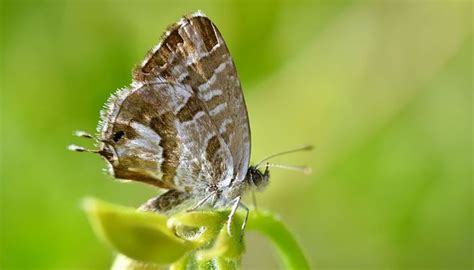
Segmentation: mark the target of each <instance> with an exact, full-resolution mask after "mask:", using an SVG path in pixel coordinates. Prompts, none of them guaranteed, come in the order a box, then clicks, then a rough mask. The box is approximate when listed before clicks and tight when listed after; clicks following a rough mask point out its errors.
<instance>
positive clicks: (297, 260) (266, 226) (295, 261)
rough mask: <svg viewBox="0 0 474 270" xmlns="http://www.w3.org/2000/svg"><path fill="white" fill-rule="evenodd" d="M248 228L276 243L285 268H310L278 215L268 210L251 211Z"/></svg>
mask: <svg viewBox="0 0 474 270" xmlns="http://www.w3.org/2000/svg"><path fill="white" fill-rule="evenodd" d="M248 229H249V230H254V231H258V232H260V233H262V234H264V235H265V236H266V237H268V238H269V239H270V240H271V241H272V242H273V243H274V244H275V246H276V248H277V251H278V253H279V255H280V258H281V259H282V261H283V269H295V270H296V269H298V270H304V269H310V267H309V263H308V261H307V260H306V258H305V256H304V254H303V251H302V250H301V248H300V247H299V245H298V243H297V242H296V240H295V239H294V238H293V236H292V234H291V233H290V231H289V230H288V229H287V228H286V227H285V225H283V223H282V222H281V221H280V219H279V218H278V217H277V216H275V215H273V214H271V213H269V212H266V211H265V212H263V211H258V210H253V211H250V215H249V222H248Z"/></svg>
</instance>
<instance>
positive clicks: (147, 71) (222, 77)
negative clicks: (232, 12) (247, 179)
mask: <svg viewBox="0 0 474 270" xmlns="http://www.w3.org/2000/svg"><path fill="white" fill-rule="evenodd" d="M134 79H135V80H137V81H153V80H156V79H158V80H160V79H164V80H166V81H171V82H178V83H180V84H184V85H189V86H190V87H191V88H192V89H193V91H194V92H195V93H197V97H198V98H199V99H200V100H201V101H203V102H204V105H205V107H206V108H207V111H208V112H209V116H210V117H211V119H212V120H213V123H214V124H215V126H216V128H217V130H218V131H219V134H220V135H221V137H222V139H223V140H224V143H225V147H228V148H229V150H230V152H231V155H232V158H233V166H234V178H235V179H237V180H242V179H243V178H244V176H245V173H246V171H247V169H248V165H249V157H250V128H249V122H248V116H247V108H246V106H245V101H244V97H243V95H242V90H241V87H240V81H239V78H238V76H237V71H236V68H235V65H234V62H233V60H232V57H231V56H230V53H229V51H228V49H227V46H226V44H225V42H224V39H223V38H222V35H221V34H220V32H219V30H218V29H217V27H216V26H215V25H214V24H213V23H212V22H211V21H210V20H209V19H208V18H207V17H205V16H204V15H202V14H201V13H197V14H194V15H192V16H187V17H185V18H183V19H182V20H181V21H179V22H178V23H176V24H174V25H172V26H171V27H170V28H169V30H168V31H167V32H166V33H165V34H164V36H163V38H162V42H161V43H160V44H158V46H156V47H155V48H153V49H152V50H151V51H150V52H149V54H148V56H147V57H146V58H145V60H144V61H143V63H142V65H141V66H139V67H137V68H136V69H135V71H134Z"/></svg>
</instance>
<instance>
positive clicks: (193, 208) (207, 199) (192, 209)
mask: <svg viewBox="0 0 474 270" xmlns="http://www.w3.org/2000/svg"><path fill="white" fill-rule="evenodd" d="M216 194H217V191H213V192H211V193H209V194H208V195H207V196H206V197H204V198H203V199H202V200H200V201H199V202H197V203H196V205H195V206H193V207H191V208H190V209H188V210H187V211H188V212H191V211H195V210H197V209H198V208H199V207H201V206H202V205H203V204H205V203H206V202H207V201H209V199H211V197H213V196H215V195H216Z"/></svg>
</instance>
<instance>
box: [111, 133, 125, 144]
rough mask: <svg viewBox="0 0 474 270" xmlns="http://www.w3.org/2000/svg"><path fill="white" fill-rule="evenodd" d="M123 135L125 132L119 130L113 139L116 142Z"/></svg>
mask: <svg viewBox="0 0 474 270" xmlns="http://www.w3.org/2000/svg"><path fill="white" fill-rule="evenodd" d="M123 135H125V132H123V131H122V130H120V131H117V132H115V133H114V135H113V136H112V140H114V142H118V141H120V139H121V138H122V137H123Z"/></svg>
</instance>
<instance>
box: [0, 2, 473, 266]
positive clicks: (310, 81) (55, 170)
mask: <svg viewBox="0 0 474 270" xmlns="http://www.w3.org/2000/svg"><path fill="white" fill-rule="evenodd" d="M1 3H2V5H1V9H0V12H1V15H0V17H1V73H0V75H1V136H2V142H1V190H0V192H1V193H0V194H1V208H0V211H1V212H0V213H1V223H0V224H1V230H0V233H1V239H0V245H1V249H0V268H1V269H106V268H108V267H109V265H110V263H111V261H112V259H113V253H112V251H111V250H110V249H108V248H107V247H105V246H104V245H102V244H101V243H100V242H99V241H98V240H97V239H96V238H95V236H94V235H93V232H92V230H91V228H90V226H89V224H88V222H87V220H86V217H85V215H84V213H83V212H82V211H81V209H80V201H81V199H82V198H83V197H85V196H96V197H98V198H101V199H105V200H108V201H111V202H114V203H118V204H123V205H128V206H138V205H140V204H141V203H142V202H144V201H145V200H147V199H148V198H149V197H151V196H154V195H155V194H157V193H158V192H159V191H158V190H156V189H154V188H152V187H148V186H145V185H142V184H139V183H119V182H117V181H114V180H112V178H110V177H108V176H106V175H104V174H103V173H101V169H102V168H103V167H104V166H105V164H104V162H103V161H102V160H101V159H99V157H96V156H93V155H90V154H79V153H72V152H68V151H67V150H66V146H67V145H68V144H70V143H78V144H82V145H86V146H90V144H88V142H87V141H83V140H81V139H78V138H74V137H72V135H71V134H72V132H73V131H74V130H76V129H84V130H88V131H94V130H95V126H96V123H97V120H98V113H99V110H100V109H101V107H102V105H103V103H104V102H105V100H106V99H107V97H108V96H109V95H110V94H111V93H112V92H114V91H115V89H117V88H119V87H122V86H125V85H127V84H129V83H130V70H131V69H132V67H133V66H134V64H136V63H138V62H140V61H141V60H142V57H143V56H144V55H145V52H146V51H147V50H148V49H149V48H151V47H152V46H154V45H155V44H156V43H157V42H158V39H159V37H160V35H161V33H162V32H163V31H164V29H165V28H166V26H167V25H168V24H171V23H173V22H174V21H176V20H178V19H179V18H180V16H182V15H184V14H187V13H190V12H193V11H195V10H197V9H201V10H203V11H204V12H205V13H206V14H207V15H208V16H209V17H211V18H212V19H213V21H214V22H215V23H216V24H217V25H218V27H219V29H220V31H221V32H222V34H223V35H224V37H225V39H226V41H227V44H228V47H229V49H230V51H231V53H232V55H233V57H234V60H235V63H236V65H237V69H238V72H239V75H240V79H241V81H242V85H243V89H244V94H245V98H246V100H247V105H248V110H249V115H250V121H251V128H252V140H253V141H252V142H253V145H252V160H253V161H254V162H255V161H257V160H259V159H261V158H263V157H265V156H266V155H269V154H272V153H275V152H278V151H281V150H286V149H289V148H292V147H295V146H300V145H304V144H313V145H315V150H314V151H313V152H311V153H300V154H293V155H289V156H286V157H281V158H279V159H278V160H276V161H278V162H282V163H286V164H295V165H304V164H307V165H310V166H311V167H312V168H313V171H314V172H313V174H312V175H310V176H304V175H301V174H298V173H294V172H288V171H282V170H278V169H274V170H273V171H272V179H271V184H270V186H269V187H268V188H267V190H266V191H265V192H264V193H262V194H259V196H258V202H259V206H260V207H265V208H268V209H271V210H272V211H274V212H277V213H279V214H280V215H281V217H282V219H283V220H284V222H285V223H286V224H287V225H288V227H289V228H291V230H292V231H293V232H294V234H295V235H296V237H297V238H298V240H299V241H300V243H301V245H302V246H303V248H304V250H305V252H306V254H307V256H308V258H309V260H310V262H311V265H312V266H313V267H314V268H316V269H317V268H319V269H355V268H357V269H382V268H383V269H388V268H390V269H395V268H396V269H472V268H473V266H474V263H473V256H474V255H473V254H474V253H473V228H474V226H473V225H474V224H473V194H474V193H473V192H474V190H473V177H472V176H473V160H472V157H473V134H472V124H473V112H472V102H473V99H472V93H473V91H472V90H473V89H472V79H473V77H472V74H473V70H472V66H473V44H472V36H473V27H472V26H473V25H472V24H473V4H472V2H470V1H386V2H383V1H380V2H379V1H309V0H306V1H290V0H287V1H151V0H150V1H92V0H91V1H79V0H76V1H2V2H1ZM247 240H248V242H247V254H246V256H245V258H244V268H245V269H274V268H276V267H278V260H277V259H276V256H275V253H274V250H273V248H272V246H271V245H270V244H269V243H268V242H267V241H266V240H265V239H264V238H263V237H262V236H259V235H257V234H254V233H250V234H249V235H248V239H247Z"/></svg>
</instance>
